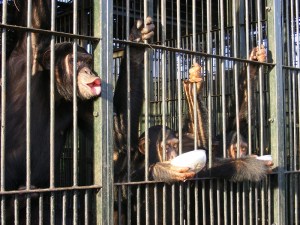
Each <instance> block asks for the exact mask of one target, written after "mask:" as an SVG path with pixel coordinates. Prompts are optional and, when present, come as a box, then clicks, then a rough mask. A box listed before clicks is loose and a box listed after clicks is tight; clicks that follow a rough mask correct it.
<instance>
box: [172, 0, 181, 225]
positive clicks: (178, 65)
mask: <svg viewBox="0 0 300 225" xmlns="http://www.w3.org/2000/svg"><path fill="white" fill-rule="evenodd" d="M176 3H177V4H176V19H177V29H176V30H177V33H176V41H177V48H178V49H180V48H181V16H180V12H181V7H180V0H177V1H176ZM181 63H182V57H181V54H176V68H177V70H176V71H177V101H178V102H177V105H178V108H177V112H178V114H177V115H178V128H179V129H178V138H179V153H180V154H181V153H182V129H181V127H182V83H181V82H182V80H181V66H182V65H181ZM172 188H173V187H172ZM173 193H174V192H173ZM178 198H179V212H180V215H182V214H183V186H182V184H180V185H179V196H178ZM173 209H175V208H174V207H173ZM177 216H178V215H176V217H177ZM172 221H173V225H175V213H174V211H173V220H172ZM181 221H182V220H181V219H180V223H181V224H182V222H181Z"/></svg>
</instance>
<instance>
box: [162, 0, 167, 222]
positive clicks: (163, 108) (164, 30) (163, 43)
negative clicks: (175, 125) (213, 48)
mask: <svg viewBox="0 0 300 225" xmlns="http://www.w3.org/2000/svg"><path fill="white" fill-rule="evenodd" d="M161 25H162V26H161V27H162V34H161V44H162V46H165V41H166V31H167V23H166V0H162V1H161ZM166 56H167V53H166V51H165V50H162V51H161V76H162V124H163V129H162V131H163V132H162V143H163V158H164V159H165V153H166V146H165V143H166V127H165V125H166V122H167V121H166V113H167V111H166V107H167V105H166V87H167V86H166V75H167V73H166V64H167V61H166ZM166 220H167V215H166V185H164V187H163V224H166Z"/></svg>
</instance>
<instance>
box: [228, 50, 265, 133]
mask: <svg viewBox="0 0 300 225" xmlns="http://www.w3.org/2000/svg"><path fill="white" fill-rule="evenodd" d="M266 57H267V52H266V49H265V48H264V46H263V45H261V46H260V47H255V48H253V49H252V51H251V53H250V56H249V59H250V60H253V61H258V62H265V61H266ZM247 66H249V72H250V87H251V89H250V93H251V96H248V91H247V86H248V80H247ZM258 68H259V67H258V65H257V64H251V63H250V64H249V65H247V64H245V65H244V67H243V69H242V71H241V73H240V75H239V108H240V110H239V115H238V118H239V122H240V132H241V134H242V135H243V136H244V137H247V136H248V135H247V130H248V120H250V119H254V118H255V115H256V105H255V104H254V102H255V101H254V94H255V88H256V84H257V77H258V76H257V73H258ZM249 101H250V103H253V104H252V106H251V115H250V118H248V102H249ZM235 125H236V120H234V122H233V123H229V126H232V129H235Z"/></svg>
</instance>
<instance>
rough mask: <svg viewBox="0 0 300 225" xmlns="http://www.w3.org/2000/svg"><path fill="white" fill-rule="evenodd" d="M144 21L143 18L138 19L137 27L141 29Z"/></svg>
mask: <svg viewBox="0 0 300 225" xmlns="http://www.w3.org/2000/svg"><path fill="white" fill-rule="evenodd" d="M143 25H144V23H143V21H142V20H137V21H136V28H137V29H138V30H139V29H141V28H142V27H143Z"/></svg>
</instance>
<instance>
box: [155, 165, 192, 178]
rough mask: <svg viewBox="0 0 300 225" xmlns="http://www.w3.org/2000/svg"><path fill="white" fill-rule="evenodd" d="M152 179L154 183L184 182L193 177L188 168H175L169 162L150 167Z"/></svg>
mask: <svg viewBox="0 0 300 225" xmlns="http://www.w3.org/2000/svg"><path fill="white" fill-rule="evenodd" d="M150 172H151V174H152V177H153V179H154V180H156V181H164V182H175V181H186V180H188V179H191V178H193V177H194V176H195V172H192V171H190V170H189V168H188V167H176V166H173V165H171V163H170V161H165V162H158V163H156V164H154V165H152V166H151V167H150Z"/></svg>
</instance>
